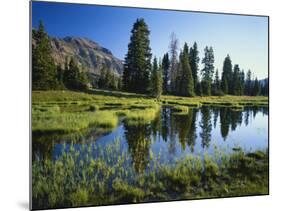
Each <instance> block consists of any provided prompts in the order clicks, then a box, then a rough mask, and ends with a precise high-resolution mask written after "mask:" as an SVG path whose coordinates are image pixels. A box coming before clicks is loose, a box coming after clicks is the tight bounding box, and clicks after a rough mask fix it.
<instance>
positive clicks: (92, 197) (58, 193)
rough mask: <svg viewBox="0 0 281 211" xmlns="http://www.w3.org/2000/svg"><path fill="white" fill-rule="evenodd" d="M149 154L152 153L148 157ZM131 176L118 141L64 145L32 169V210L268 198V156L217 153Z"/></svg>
mask: <svg viewBox="0 0 281 211" xmlns="http://www.w3.org/2000/svg"><path fill="white" fill-rule="evenodd" d="M151 153H152V152H151ZM149 157H150V165H149V166H147V169H146V171H144V172H139V173H138V172H137V171H136V170H135V169H134V165H133V163H132V162H133V161H132V159H131V155H130V153H129V151H122V147H121V144H120V141H119V140H115V141H114V142H113V143H112V144H110V145H107V146H106V147H104V148H103V147H99V146H97V145H94V144H89V145H88V146H86V147H83V148H82V149H80V150H77V148H75V147H74V145H70V147H68V148H64V149H63V150H62V153H61V154H60V156H58V157H57V158H56V159H53V160H51V159H46V160H42V158H39V157H38V158H35V160H34V161H33V164H32V191H33V200H32V201H33V207H34V209H38V208H40V209H42V208H62V207H69V206H86V205H103V204H115V203H135V202H148V201H164V200H175V199H195V198H206V197H222V196H242V195H257V194H268V152H267V151H256V152H250V153H246V152H244V151H242V150H241V151H240V150H239V151H237V152H234V153H231V154H224V153H220V154H217V157H216V158H214V157H212V156H210V155H207V154H206V155H205V156H203V157H201V156H191V155H187V156H186V157H183V158H181V159H180V160H178V161H176V162H175V163H171V164H166V163H165V162H164V163H162V162H159V160H158V159H157V157H158V155H157V154H156V155H150V156H149Z"/></svg>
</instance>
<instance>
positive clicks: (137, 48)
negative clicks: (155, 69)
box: [123, 18, 151, 93]
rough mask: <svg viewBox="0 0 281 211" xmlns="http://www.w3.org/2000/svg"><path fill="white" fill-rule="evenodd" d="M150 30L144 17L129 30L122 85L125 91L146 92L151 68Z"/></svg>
mask: <svg viewBox="0 0 281 211" xmlns="http://www.w3.org/2000/svg"><path fill="white" fill-rule="evenodd" d="M149 34H150V31H149V30H148V26H147V24H146V23H145V21H144V19H142V18H141V19H137V20H136V22H135V23H134V25H133V29H132V30H131V38H130V43H129V45H128V52H127V54H126V57H125V63H124V74H123V85H124V89H125V91H129V92H137V93H147V91H148V88H149V75H150V69H151V63H150V61H151V49H150V46H149V45H150V41H149Z"/></svg>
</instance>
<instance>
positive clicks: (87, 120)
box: [32, 90, 268, 133]
mask: <svg viewBox="0 0 281 211" xmlns="http://www.w3.org/2000/svg"><path fill="white" fill-rule="evenodd" d="M161 105H165V106H170V107H172V109H173V110H174V111H175V112H177V113H178V114H187V113H188V110H189V107H196V108H199V107H202V106H220V107H229V108H231V109H233V110H235V109H238V110H241V109H243V108H244V106H257V107H267V106H268V97H264V96H228V95H226V96H221V97H213V96H210V97H192V98H188V97H175V96H162V98H161V99H160V100H156V99H155V98H151V97H150V96H146V95H141V94H131V93H124V92H118V91H102V90H91V91H88V93H82V92H74V91H66V90H64V91H33V92H32V131H33V132H34V133H45V132H47V133H52V132H56V133H71V132H77V131H81V130H84V129H87V128H89V127H101V128H104V129H108V130H112V129H113V128H115V127H116V126H117V125H118V120H119V119H120V118H125V119H126V121H128V122H129V123H130V124H136V123H141V122H142V123H149V122H150V121H152V120H153V119H155V116H156V114H157V112H159V109H160V107H161Z"/></svg>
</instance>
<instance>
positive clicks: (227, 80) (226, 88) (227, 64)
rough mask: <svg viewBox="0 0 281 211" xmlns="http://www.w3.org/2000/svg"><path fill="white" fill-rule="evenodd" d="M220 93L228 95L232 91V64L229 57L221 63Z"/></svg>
mask: <svg viewBox="0 0 281 211" xmlns="http://www.w3.org/2000/svg"><path fill="white" fill-rule="evenodd" d="M221 80H222V84H221V85H222V87H221V88H222V91H223V92H224V93H225V94H229V93H230V91H231V89H232V83H231V81H232V62H231V59H230V56H229V55H227V56H226V58H225V59H224V62H223V68H222V79H221Z"/></svg>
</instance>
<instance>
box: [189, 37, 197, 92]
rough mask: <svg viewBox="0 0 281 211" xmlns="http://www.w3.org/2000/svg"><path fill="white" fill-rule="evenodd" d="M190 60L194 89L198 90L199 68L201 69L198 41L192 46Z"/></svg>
mask: <svg viewBox="0 0 281 211" xmlns="http://www.w3.org/2000/svg"><path fill="white" fill-rule="evenodd" d="M189 61H190V68H191V71H192V77H193V83H194V90H196V87H197V83H198V81H199V79H198V70H199V61H200V58H199V51H198V47H197V43H196V42H194V44H193V46H192V47H191V48H190V52H189ZM196 93H197V92H196ZM197 94H198V93H197Z"/></svg>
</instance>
